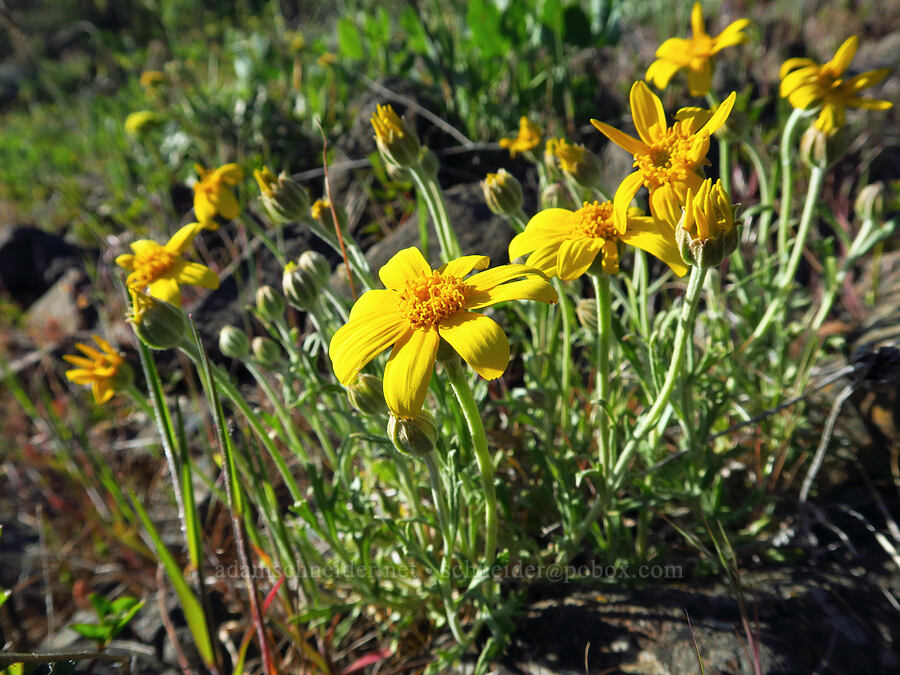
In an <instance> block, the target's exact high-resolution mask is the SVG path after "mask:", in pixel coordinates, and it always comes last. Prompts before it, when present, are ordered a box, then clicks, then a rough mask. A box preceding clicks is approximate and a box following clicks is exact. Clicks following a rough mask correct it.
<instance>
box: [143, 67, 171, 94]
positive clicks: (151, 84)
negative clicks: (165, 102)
mask: <svg viewBox="0 0 900 675" xmlns="http://www.w3.org/2000/svg"><path fill="white" fill-rule="evenodd" d="M167 80H168V78H167V77H166V74H165V73H163V72H162V71H159V70H145V71H144V72H143V73H141V77H140V79H139V80H138V81H139V82H140V83H141V86H142V87H143V88H144V89H145V90H146V91H147V93H148V94H155V93H156V91H157V89H158V88H159V87H161V86H162V85H164V84H166V82H167Z"/></svg>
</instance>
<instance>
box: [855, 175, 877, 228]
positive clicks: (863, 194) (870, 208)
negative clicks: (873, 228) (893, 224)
mask: <svg viewBox="0 0 900 675" xmlns="http://www.w3.org/2000/svg"><path fill="white" fill-rule="evenodd" d="M884 192H885V189H884V183H882V182H880V181H879V182H878V183H872V184H871V185H866V186H865V187H864V188H863V189H862V190H860V191H859V194H858V195H857V196H856V202H854V204H853V210H854V211H855V212H856V217H857V218H859V219H860V220H874V221H876V222H879V221H881V219H882V218H884Z"/></svg>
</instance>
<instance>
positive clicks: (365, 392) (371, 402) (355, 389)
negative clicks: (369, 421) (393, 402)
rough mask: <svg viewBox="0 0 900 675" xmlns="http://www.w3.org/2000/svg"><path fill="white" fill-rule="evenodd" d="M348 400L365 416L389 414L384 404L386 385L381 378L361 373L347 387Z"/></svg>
mask: <svg viewBox="0 0 900 675" xmlns="http://www.w3.org/2000/svg"><path fill="white" fill-rule="evenodd" d="M347 399H348V400H349V401H350V405H352V406H353V407H354V408H355V409H356V410H358V411H359V412H361V413H362V414H363V415H379V414H384V413H386V412H387V404H386V403H385V402H384V385H383V384H382V382H381V378H380V377H375V376H374V375H368V374H366V373H361V374H360V375H358V376H357V377H356V379H355V380H354V381H353V384H351V385H350V386H349V387H347Z"/></svg>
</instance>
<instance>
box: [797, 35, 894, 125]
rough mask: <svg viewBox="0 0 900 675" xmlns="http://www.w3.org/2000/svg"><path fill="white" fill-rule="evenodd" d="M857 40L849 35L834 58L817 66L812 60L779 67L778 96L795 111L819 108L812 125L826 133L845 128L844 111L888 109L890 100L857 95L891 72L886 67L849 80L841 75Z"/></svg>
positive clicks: (799, 59)
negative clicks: (849, 109) (779, 87)
mask: <svg viewBox="0 0 900 675" xmlns="http://www.w3.org/2000/svg"><path fill="white" fill-rule="evenodd" d="M858 45H859V38H858V37H857V36H856V35H851V36H850V37H849V38H847V39H846V40H845V41H844V44H842V45H841V46H840V47H838V50H837V52H836V53H835V55H834V58H833V59H831V61H829V62H828V63H825V64H822V65H819V64H818V63H816V62H815V61H813V60H812V59H803V58H796V59H788V60H787V61H785V62H784V63H783V64H782V65H781V89H780V93H781V97H782V98H786V99H787V100H788V101H789V102H790V104H791V105H792V106H793V107H794V108H800V109H806V108H811V107H813V106H822V112H821V113H819V117H818V118H817V119H816V122H815V126H816V128H817V129H819V130H820V131H823V132H825V133H826V134H829V135H830V134H833V133H834V132H835V131H837V130H838V129H839V128H840V127H842V126H843V125H844V119H845V111H846V109H847V108H864V109H866V110H888V109H889V108H891V107H893V105H894V104H893V103H891V102H890V101H880V100H878V99H872V98H863V97H862V96H858V94H859V92H860V91H862V90H863V89H868V88H869V87H874V86H875V85H876V84H878V83H879V82H881V81H882V80H883V79H884V78H885V77H886V76H887V74H888V73H889V72H890V69H889V68H881V69H880V70H870V71H868V72H865V73H861V74H859V75H857V76H855V77H851V78H850V79H847V80H845V79H844V72H845V71H846V70H847V68H848V67H849V66H850V62H851V61H852V60H853V57H854V56H855V55H856V49H857V46H858Z"/></svg>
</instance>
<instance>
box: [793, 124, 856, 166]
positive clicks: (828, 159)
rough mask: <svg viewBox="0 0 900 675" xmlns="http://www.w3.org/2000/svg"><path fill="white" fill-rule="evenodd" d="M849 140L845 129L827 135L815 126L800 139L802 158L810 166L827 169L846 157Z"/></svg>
mask: <svg viewBox="0 0 900 675" xmlns="http://www.w3.org/2000/svg"><path fill="white" fill-rule="evenodd" d="M848 144H849V139H848V136H847V131H846V129H845V128H844V127H841V128H840V129H837V130H836V131H834V132H832V133H830V134H827V133H825V132H824V131H822V130H821V129H818V128H816V126H815V125H813V126H810V127H809V129H807V130H806V131H805V132H804V133H803V137H802V138H801V139H800V156H801V157H802V158H803V161H805V162H806V163H807V164H809V166H813V167H818V168H820V169H827V168H828V167H829V166H831V165H832V164H834V163H835V162H836V161H838V160H839V159H840V158H841V157H843V156H844V153H845V152H846V151H847V146H848Z"/></svg>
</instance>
